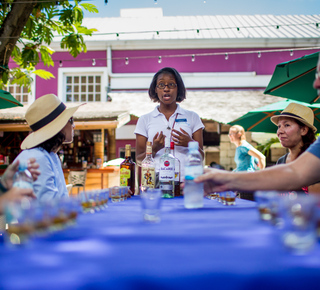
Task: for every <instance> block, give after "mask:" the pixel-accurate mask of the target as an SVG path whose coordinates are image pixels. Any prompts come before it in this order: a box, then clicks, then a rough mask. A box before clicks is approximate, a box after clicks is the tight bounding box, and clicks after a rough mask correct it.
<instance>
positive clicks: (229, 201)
mask: <svg viewBox="0 0 320 290" xmlns="http://www.w3.org/2000/svg"><path fill="white" fill-rule="evenodd" d="M236 196H237V193H236V192H235V191H226V193H225V199H226V205H235V204H236Z"/></svg>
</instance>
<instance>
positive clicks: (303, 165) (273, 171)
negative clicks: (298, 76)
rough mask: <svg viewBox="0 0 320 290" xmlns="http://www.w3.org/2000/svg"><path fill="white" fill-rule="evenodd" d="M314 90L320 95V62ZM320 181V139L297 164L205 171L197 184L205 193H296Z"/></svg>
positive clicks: (296, 160)
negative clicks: (263, 168) (259, 168)
mask: <svg viewBox="0 0 320 290" xmlns="http://www.w3.org/2000/svg"><path fill="white" fill-rule="evenodd" d="M313 87H314V88H315V89H316V90H317V91H318V95H320V60H319V61H318V65H317V69H316V75H315V81H314V83H313ZM319 177H320V138H318V139H317V140H316V141H315V142H314V143H313V144H312V145H311V146H310V147H309V148H308V149H307V150H306V151H305V152H304V153H303V154H301V155H300V156H299V157H298V158H296V159H295V160H294V161H292V162H290V163H286V164H280V165H277V166H272V167H269V168H267V169H265V170H259V171H257V172H250V173H244V172H226V171H223V170H217V169H213V168H210V169H208V168H205V172H204V174H203V175H201V176H199V177H197V178H196V179H195V182H203V183H204V189H205V193H211V192H219V191H226V190H246V191H254V190H279V191H282V190H285V191H290V190H295V189H296V188H302V187H303V186H306V185H310V184H314V183H316V182H318V181H319Z"/></svg>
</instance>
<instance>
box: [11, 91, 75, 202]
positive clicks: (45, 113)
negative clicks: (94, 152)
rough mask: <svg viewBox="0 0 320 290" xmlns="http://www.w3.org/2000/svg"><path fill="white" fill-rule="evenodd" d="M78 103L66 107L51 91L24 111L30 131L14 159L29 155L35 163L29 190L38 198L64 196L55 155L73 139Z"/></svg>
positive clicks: (57, 160) (24, 158)
mask: <svg viewBox="0 0 320 290" xmlns="http://www.w3.org/2000/svg"><path fill="white" fill-rule="evenodd" d="M79 106H80V105H75V106H69V107H66V105H65V104H64V103H63V102H61V100H60V99H59V98H58V97H57V96H55V95H54V94H47V95H44V96H42V97H40V98H38V99H36V100H35V101H34V102H33V103H32V104H31V105H30V107H29V108H28V110H27V112H26V116H25V118H26V121H27V123H28V125H29V127H30V129H31V130H32V132H31V134H29V135H28V136H27V137H26V138H25V139H24V140H23V142H22V143H21V149H23V151H22V152H21V153H20V154H19V155H18V157H17V158H16V159H17V160H26V159H29V158H30V157H33V158H35V159H36V160H37V163H39V169H40V171H41V175H40V176H39V178H38V179H37V181H35V182H34V183H33V191H34V193H35V195H36V196H37V198H38V199H39V200H52V199H57V198H61V197H67V196H68V195H69V194H68V190H67V187H66V183H65V179H64V175H63V171H62V167H61V161H60V158H59V156H58V154H57V152H58V151H59V150H60V147H61V146H62V144H68V143H71V142H73V135H74V124H73V114H74V113H75V112H76V110H77V109H78V108H79Z"/></svg>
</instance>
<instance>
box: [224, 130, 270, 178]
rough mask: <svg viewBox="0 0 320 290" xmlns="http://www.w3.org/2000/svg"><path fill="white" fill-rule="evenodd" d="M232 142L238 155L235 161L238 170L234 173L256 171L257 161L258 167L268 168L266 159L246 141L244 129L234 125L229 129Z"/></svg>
mask: <svg viewBox="0 0 320 290" xmlns="http://www.w3.org/2000/svg"><path fill="white" fill-rule="evenodd" d="M229 139H230V142H231V143H233V144H234V145H236V154H235V156H234V161H235V162H236V164H237V168H236V169H235V170H234V171H251V172H253V171H256V161H255V159H257V160H258V167H259V168H260V169H264V168H265V167H266V157H265V156H264V155H263V154H262V153H261V152H260V151H258V150H257V149H255V148H254V147H253V146H252V145H251V144H249V143H248V142H247V141H246V135H245V132H244V128H243V127H242V126H239V125H234V126H232V127H230V129H229Z"/></svg>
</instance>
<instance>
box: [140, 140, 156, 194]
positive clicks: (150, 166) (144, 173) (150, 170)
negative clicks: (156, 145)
mask: <svg viewBox="0 0 320 290" xmlns="http://www.w3.org/2000/svg"><path fill="white" fill-rule="evenodd" d="M155 185H156V162H155V161H154V159H153V157H152V143H151V142H147V147H146V157H145V158H144V159H143V160H142V162H141V187H143V188H144V187H150V188H155Z"/></svg>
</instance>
